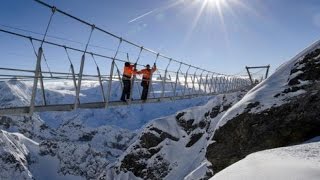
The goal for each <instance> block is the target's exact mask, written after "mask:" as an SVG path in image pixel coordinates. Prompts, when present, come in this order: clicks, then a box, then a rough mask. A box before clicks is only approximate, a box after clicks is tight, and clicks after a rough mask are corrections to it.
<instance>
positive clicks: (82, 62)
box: [73, 54, 86, 109]
mask: <svg viewBox="0 0 320 180" xmlns="http://www.w3.org/2000/svg"><path fill="white" fill-rule="evenodd" d="M85 58H86V57H85V54H83V55H82V57H81V64H80V71H79V77H78V78H79V79H78V86H77V89H76V100H75V103H74V106H73V109H77V108H78V106H79V104H80V97H79V96H80V89H81V81H82V74H83V68H84V61H85Z"/></svg>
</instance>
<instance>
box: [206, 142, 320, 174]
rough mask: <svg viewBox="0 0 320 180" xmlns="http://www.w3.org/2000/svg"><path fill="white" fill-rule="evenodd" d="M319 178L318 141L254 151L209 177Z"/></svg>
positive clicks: (319, 156) (319, 148)
mask: <svg viewBox="0 0 320 180" xmlns="http://www.w3.org/2000/svg"><path fill="white" fill-rule="evenodd" d="M225 179H228V180H256V179H261V180H269V179H272V180H283V179H297V180H300V179H308V180H318V179H320V142H314V143H307V144H302V145H297V146H290V147H284V148H277V149H271V150H266V151H261V152H257V153H253V154H251V155H249V156H247V157H246V158H245V159H243V160H241V161H239V162H237V163H235V164H233V165H231V166H229V167H227V168H226V169H224V170H222V171H221V172H219V173H217V174H216V175H215V176H214V177H213V178H211V179H210V180H225Z"/></svg>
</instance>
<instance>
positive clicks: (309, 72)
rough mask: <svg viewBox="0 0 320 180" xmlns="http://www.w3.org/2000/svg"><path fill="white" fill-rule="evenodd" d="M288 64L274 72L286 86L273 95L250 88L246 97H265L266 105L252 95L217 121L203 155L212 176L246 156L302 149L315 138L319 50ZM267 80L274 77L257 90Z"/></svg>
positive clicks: (319, 127) (319, 115) (319, 119)
mask: <svg viewBox="0 0 320 180" xmlns="http://www.w3.org/2000/svg"><path fill="white" fill-rule="evenodd" d="M291 63H293V66H291V67H290V66H288V65H287V67H283V68H282V69H279V70H278V71H283V72H281V73H282V76H284V77H285V76H286V77H288V78H287V80H286V81H282V82H283V83H279V85H276V86H275V87H273V89H263V88H260V89H259V88H256V89H254V90H253V91H251V92H249V93H248V94H249V95H250V94H254V93H256V94H259V93H258V92H259V91H260V92H261V91H265V94H268V96H266V97H264V98H266V99H267V98H269V99H267V100H261V101H258V100H257V99H259V98H260V99H261V98H263V97H258V95H257V96H255V97H254V98H248V99H250V100H246V96H245V97H244V100H243V101H242V102H239V103H241V104H242V107H241V106H240V105H238V106H237V105H236V108H234V109H233V110H230V112H227V113H226V116H225V117H223V118H222V120H221V121H222V123H221V126H219V127H218V128H217V130H216V132H215V133H214V135H213V137H212V141H213V143H212V144H210V145H209V146H208V148H207V153H206V157H207V159H208V160H209V161H210V162H211V163H212V165H213V166H212V168H213V171H214V173H217V172H219V171H220V170H222V169H224V168H226V167H227V166H229V165H231V164H233V163H235V162H236V161H239V160H240V159H242V158H244V157H245V156H247V155H248V154H250V153H253V152H257V151H261V150H265V149H271V148H276V147H282V146H288V145H293V144H298V143H302V142H304V141H306V140H308V139H311V138H313V137H315V136H319V135H320V111H319V110H320V48H319V47H318V46H314V47H312V48H311V50H310V49H309V50H308V52H306V53H304V54H303V55H302V56H300V57H299V58H296V59H293V60H292V62H291ZM288 67H290V69H288ZM278 75H280V74H279V73H278ZM272 78H278V77H275V76H272V77H270V78H269V79H268V80H266V81H265V84H262V85H261V86H260V87H263V86H267V85H268V84H270V82H272ZM268 81H269V82H268ZM275 89H276V90H275ZM267 91H271V92H269V93H268V92H267ZM277 91H278V92H277ZM279 91H280V92H279ZM297 92H299V93H297ZM261 94H263V93H260V94H259V95H261ZM249 95H248V96H249ZM271 95H273V96H271ZM243 104H246V105H247V106H246V107H244V106H243ZM270 104H271V107H270ZM265 107H267V108H265ZM239 109H242V110H239ZM235 112H237V114H235ZM228 113H229V114H228ZM228 115H229V116H228Z"/></svg>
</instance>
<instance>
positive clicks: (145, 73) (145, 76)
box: [136, 64, 157, 101]
mask: <svg viewBox="0 0 320 180" xmlns="http://www.w3.org/2000/svg"><path fill="white" fill-rule="evenodd" d="M156 70H157V67H156V64H153V67H152V69H150V65H149V64H147V65H146V68H145V69H142V70H140V71H137V72H136V73H137V74H142V81H141V86H142V87H143V90H142V94H141V100H143V101H145V100H147V97H148V91H149V82H150V78H151V76H152V73H154V72H155V71H156Z"/></svg>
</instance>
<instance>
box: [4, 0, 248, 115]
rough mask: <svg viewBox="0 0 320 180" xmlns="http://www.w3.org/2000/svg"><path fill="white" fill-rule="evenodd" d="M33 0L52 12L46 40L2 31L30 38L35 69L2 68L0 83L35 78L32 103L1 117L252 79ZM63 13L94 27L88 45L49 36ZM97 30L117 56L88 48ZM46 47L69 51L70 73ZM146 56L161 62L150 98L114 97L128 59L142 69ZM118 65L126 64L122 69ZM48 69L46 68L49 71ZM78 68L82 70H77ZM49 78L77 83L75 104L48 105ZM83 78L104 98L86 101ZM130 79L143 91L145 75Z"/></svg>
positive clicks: (220, 88)
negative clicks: (56, 66)
mask: <svg viewBox="0 0 320 180" xmlns="http://www.w3.org/2000/svg"><path fill="white" fill-rule="evenodd" d="M34 1H35V2H37V3H39V4H40V5H42V6H43V7H45V8H47V9H48V10H50V11H51V15H50V17H49V20H48V23H47V25H46V30H45V32H44V34H43V37H42V38H36V37H32V36H29V35H27V34H23V33H20V32H17V31H12V30H8V29H0V33H1V34H3V35H6V36H10V37H11V36H12V37H14V38H17V39H21V40H22V41H27V42H29V43H30V44H31V45H32V46H31V47H32V48H31V49H30V50H32V51H33V53H34V55H35V58H34V59H35V61H36V63H35V67H34V69H32V70H30V69H21V68H16V67H0V72H1V74H0V81H4V82H5V81H9V80H10V79H12V78H14V79H16V80H18V81H32V82H33V83H32V84H33V85H32V93H31V97H30V105H28V106H25V107H8V108H3V107H2V108H1V107H0V115H10V114H15V115H21V114H29V115H32V114H33V112H44V111H71V110H74V109H77V108H107V107H109V106H121V105H123V106H125V105H130V104H141V103H157V102H163V101H174V100H180V99H190V98H195V97H199V96H210V95H216V94H221V93H228V92H233V91H237V90H239V89H242V88H245V87H247V86H250V80H249V79H248V78H244V77H239V76H232V75H225V74H220V73H216V72H212V71H208V70H206V69H203V68H199V67H197V66H194V65H191V64H187V63H184V62H182V61H179V60H176V59H173V58H171V57H168V56H166V55H163V54H161V53H158V52H156V51H153V50H150V49H148V48H145V47H143V46H140V45H137V44H135V43H133V42H131V41H128V40H126V39H123V38H121V37H119V36H117V35H115V34H113V33H110V32H109V31H106V30H104V29H102V28H100V27H97V26H95V25H94V24H91V23H89V22H87V21H84V20H82V19H80V18H78V17H75V16H73V15H71V14H69V13H67V12H65V11H62V10H60V9H58V8H56V7H54V6H51V5H49V4H46V3H44V2H42V1H39V0H34ZM58 13H59V15H60V16H62V17H64V18H68V19H71V20H73V21H76V22H80V23H81V24H82V25H83V26H84V27H89V28H90V33H89V34H88V35H87V36H88V40H87V42H86V44H85V48H84V49H80V48H76V47H73V46H67V45H64V44H61V43H59V42H56V41H52V40H50V41H49V40H47V39H48V36H49V35H48V31H49V29H50V27H51V24H52V20H53V19H54V18H55V14H58ZM96 32H99V33H100V34H101V33H102V34H103V35H106V36H108V37H109V38H112V39H115V40H117V41H118V43H117V46H116V48H115V49H114V52H113V53H114V54H113V55H111V56H110V55H104V54H101V53H98V52H97V51H95V49H94V48H91V50H90V51H89V50H88V49H89V48H88V47H92V45H91V44H90V43H91V39H92V36H93V34H94V33H96ZM36 45H39V47H38V48H36ZM44 45H46V48H49V47H54V48H58V49H60V50H61V51H63V52H64V53H65V57H67V58H66V59H67V60H66V62H65V63H66V64H67V66H68V68H69V71H66V72H55V71H52V70H51V68H50V66H49V65H48V60H47V54H46V55H45V52H46V48H45V47H44ZM128 47H130V48H131V49H132V48H134V49H136V51H137V53H136V54H137V56H136V57H135V58H130V56H131V57H132V54H129V53H128V52H125V51H126V48H128ZM72 53H78V54H81V56H80V57H79V58H78V59H77V61H76V60H75V59H74V58H71V57H72V56H71V55H70V54H72ZM120 53H125V54H126V58H120V57H118V56H119V54H120ZM144 54H149V57H151V56H153V59H150V58H149V60H148V62H149V64H157V71H156V72H154V73H153V75H152V78H151V82H150V83H149V84H150V87H149V94H148V96H149V98H148V100H147V101H146V102H142V101H141V100H139V95H135V96H134V95H133V94H134V93H133V92H132V93H131V96H132V97H131V98H130V99H133V100H132V101H130V102H127V103H125V102H121V101H118V100H115V99H112V97H111V93H112V92H113V91H114V88H115V84H119V85H120V86H121V87H122V84H121V77H122V67H123V64H124V62H127V61H131V63H136V64H137V67H138V69H142V68H143V67H144V65H143V64H141V63H142V62H141V59H142V57H143V56H144ZM97 58H99V60H102V61H103V65H105V66H107V68H101V67H100V66H101V65H99V63H97V61H98V60H97ZM88 61H90V62H91V63H92V62H93V63H94V66H95V68H96V72H95V73H94V74H92V73H91V74H85V73H84V68H85V67H86V66H88V65H86V62H88ZM74 64H78V65H79V66H78V67H75V65H74ZM159 64H160V65H159ZM119 67H121V69H119ZM43 69H47V70H46V71H44V70H43ZM76 70H78V71H79V72H78V73H76ZM50 80H55V81H62V82H63V81H67V80H68V81H70V80H71V81H72V82H73V86H74V102H73V103H69V104H48V98H50V97H47V93H46V91H47V88H46V83H45V81H50ZM83 81H96V82H97V83H99V88H100V93H101V101H100V102H93V103H84V102H82V100H81V97H80V95H81V91H82V89H81V88H82V82H83ZM131 82H132V86H133V88H132V91H136V92H139V94H141V89H140V87H139V85H140V82H141V77H139V76H134V77H133V78H132V80H131ZM154 86H157V87H154ZM159 86H160V87H159ZM120 91H121V90H120ZM119 93H121V92H119ZM39 98H40V99H41V100H42V102H41V103H40V104H39V102H37V101H36V99H39Z"/></svg>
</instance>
